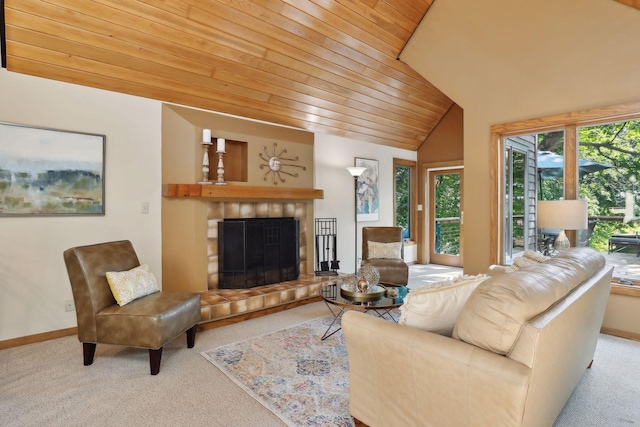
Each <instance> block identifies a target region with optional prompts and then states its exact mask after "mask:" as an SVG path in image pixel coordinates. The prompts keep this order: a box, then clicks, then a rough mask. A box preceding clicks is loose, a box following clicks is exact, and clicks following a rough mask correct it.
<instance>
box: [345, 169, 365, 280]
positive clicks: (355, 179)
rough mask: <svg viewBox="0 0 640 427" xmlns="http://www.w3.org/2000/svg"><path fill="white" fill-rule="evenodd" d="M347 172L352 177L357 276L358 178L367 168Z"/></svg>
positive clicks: (356, 270) (356, 272)
mask: <svg viewBox="0 0 640 427" xmlns="http://www.w3.org/2000/svg"><path fill="white" fill-rule="evenodd" d="M347 170H348V171H349V173H350V174H351V176H352V177H353V184H354V190H353V197H354V199H353V201H354V205H353V213H354V215H355V222H356V232H355V242H356V243H355V245H356V247H355V249H356V252H355V254H356V255H355V260H354V261H355V272H354V274H358V177H360V175H362V173H363V172H364V171H366V170H367V168H363V167H359V166H351V167H348V168H347Z"/></svg>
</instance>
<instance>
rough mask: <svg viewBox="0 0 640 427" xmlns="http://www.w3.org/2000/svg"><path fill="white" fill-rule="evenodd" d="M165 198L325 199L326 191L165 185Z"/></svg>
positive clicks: (163, 187)
mask: <svg viewBox="0 0 640 427" xmlns="http://www.w3.org/2000/svg"><path fill="white" fill-rule="evenodd" d="M162 195H163V196H164V197H202V198H210V199H229V200H231V199H254V200H258V199H281V200H313V199H323V198H324V190H316V189H314V188H282V187H250V186H245V185H215V184H211V185H209V184H205V185H201V184H164V185H163V186H162Z"/></svg>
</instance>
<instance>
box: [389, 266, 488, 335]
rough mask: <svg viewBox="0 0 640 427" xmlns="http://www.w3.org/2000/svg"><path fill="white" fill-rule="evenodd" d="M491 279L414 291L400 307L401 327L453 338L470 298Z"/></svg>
mask: <svg viewBox="0 0 640 427" xmlns="http://www.w3.org/2000/svg"><path fill="white" fill-rule="evenodd" d="M487 278H488V276H487V275H486V274H480V275H478V276H462V277H458V278H455V279H453V280H451V279H450V280H444V281H441V282H434V283H429V284H428V285H425V286H422V287H419V288H416V289H412V290H411V292H409V295H407V296H406V297H405V299H404V304H403V305H402V306H400V320H399V321H398V323H400V324H404V325H407V326H412V327H414V328H419V329H424V330H426V331H430V332H435V333H437V334H440V335H446V336H449V337H450V336H451V333H452V332H453V327H454V326H455V323H456V318H457V317H458V314H459V313H460V310H461V309H462V306H463V305H464V303H465V302H466V301H467V298H468V297H469V295H471V293H472V292H473V290H474V289H475V288H476V286H478V285H479V284H480V283H482V282H483V281H484V280H486V279H487Z"/></svg>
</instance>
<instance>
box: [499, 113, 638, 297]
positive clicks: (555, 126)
mask: <svg viewBox="0 0 640 427" xmlns="http://www.w3.org/2000/svg"><path fill="white" fill-rule="evenodd" d="M638 119H640V101H638V102H629V103H626V104H618V105H612V106H608V107H599V108H592V109H587V110H581V111H576V112H572V113H563V114H558V115H553V116H547V117H541V118H537V119H531V120H523V121H519V122H513V123H505V124H501V125H494V126H491V172H492V175H491V188H490V198H491V205H490V209H491V223H490V225H489V228H490V242H489V246H490V248H489V249H490V263H491V264H500V263H502V261H503V259H502V251H503V248H502V244H503V243H502V242H503V241H504V240H503V239H504V230H503V229H502V225H501V218H502V217H503V216H502V215H503V210H504V204H503V200H502V191H501V190H500V188H501V187H500V185H501V184H500V183H501V182H503V179H504V176H503V174H504V170H503V168H502V166H501V165H502V164H503V162H504V157H503V155H504V143H503V141H504V139H505V138H507V137H509V136H515V135H519V134H524V133H543V132H548V131H553V130H564V132H565V148H564V155H565V162H564V164H565V180H564V196H565V199H575V198H577V197H578V192H579V180H578V155H579V153H578V144H577V129H578V128H579V127H583V126H590V125H598V124H605V123H611V122H617V121H624V120H638ZM569 233H572V234H573V236H574V237H573V238H574V239H575V231H568V232H567V235H568V236H569V238H570V239H571V238H572V236H571V235H570V234H569ZM574 241H575V240H574ZM612 288H614V290H615V291H614V292H613V293H623V292H624V293H625V294H627V295H629V294H633V295H634V296H638V297H640V289H628V288H625V289H621V288H622V286H619V285H617V284H615V283H612Z"/></svg>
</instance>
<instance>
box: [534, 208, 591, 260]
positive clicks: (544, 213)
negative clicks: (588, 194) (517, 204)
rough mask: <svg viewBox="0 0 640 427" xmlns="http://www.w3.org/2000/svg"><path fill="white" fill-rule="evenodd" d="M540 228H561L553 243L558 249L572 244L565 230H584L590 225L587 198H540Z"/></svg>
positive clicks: (565, 248)
mask: <svg viewBox="0 0 640 427" xmlns="http://www.w3.org/2000/svg"><path fill="white" fill-rule="evenodd" d="M537 216H538V228H555V229H560V233H559V234H558V237H557V238H556V241H555V243H554V244H553V246H554V248H555V249H556V250H557V251H564V250H567V249H569V247H570V246H571V245H570V243H569V239H568V238H567V235H566V234H565V233H564V230H584V229H586V228H587V227H588V220H589V218H588V213H587V201H586V200H540V201H538V213H537Z"/></svg>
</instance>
